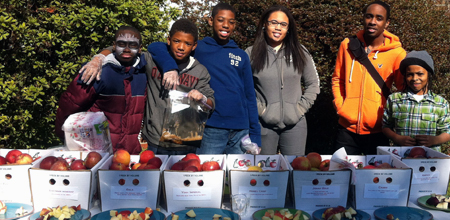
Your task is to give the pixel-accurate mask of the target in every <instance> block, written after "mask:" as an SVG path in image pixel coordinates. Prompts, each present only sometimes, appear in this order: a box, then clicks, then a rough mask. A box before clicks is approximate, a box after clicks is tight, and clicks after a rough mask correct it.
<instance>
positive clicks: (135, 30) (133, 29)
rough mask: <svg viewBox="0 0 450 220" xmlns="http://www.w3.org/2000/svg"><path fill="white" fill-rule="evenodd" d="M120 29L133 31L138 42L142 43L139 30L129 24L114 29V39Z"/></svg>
mask: <svg viewBox="0 0 450 220" xmlns="http://www.w3.org/2000/svg"><path fill="white" fill-rule="evenodd" d="M122 31H132V32H134V33H135V34H136V35H137V36H136V37H139V44H142V36H141V32H139V31H138V29H136V28H135V27H131V26H126V25H124V26H120V28H119V29H118V30H117V31H116V35H115V36H114V41H115V40H116V39H117V38H118V37H119V33H120V32H122Z"/></svg>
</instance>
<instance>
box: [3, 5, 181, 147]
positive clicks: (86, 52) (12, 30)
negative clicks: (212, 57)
mask: <svg viewBox="0 0 450 220" xmlns="http://www.w3.org/2000/svg"><path fill="white" fill-rule="evenodd" d="M178 15H179V11H178V10H176V9H174V8H170V7H168V6H167V5H166V4H165V2H164V1H163V0H135V1H126V0H94V1H84V0H63V1H57V0H36V1H26V0H4V1H1V2H0V88H1V89H0V100H1V101H0V112H1V115H0V147H2V146H3V147H7V148H45V147H49V146H54V145H58V144H61V143H60V140H58V139H57V138H56V137H55V135H54V130H55V127H54V118H55V113H56V109H57V107H58V106H57V105H58V99H59V97H60V95H61V93H62V92H64V91H65V89H66V87H67V86H68V84H69V83H70V82H71V81H72V79H73V78H74V77H75V75H76V74H77V72H78V70H79V68H80V64H82V63H83V62H86V61H87V60H88V59H89V57H91V56H92V55H94V54H96V53H97V52H98V50H99V49H100V48H104V47H106V46H109V45H111V43H112V41H113V36H114V32H115V30H117V28H118V27H120V26H121V25H125V24H127V25H131V26H134V27H136V28H138V29H139V30H140V31H141V33H142V36H143V42H145V43H148V42H153V41H160V40H163V39H164V35H165V30H167V28H168V24H169V22H170V21H171V20H173V19H174V18H175V17H177V16H178Z"/></svg>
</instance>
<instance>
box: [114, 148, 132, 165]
mask: <svg viewBox="0 0 450 220" xmlns="http://www.w3.org/2000/svg"><path fill="white" fill-rule="evenodd" d="M130 160H131V156H130V153H128V151H126V150H123V149H119V150H117V151H116V152H115V153H114V157H113V163H122V164H126V165H127V166H128V165H129V164H130Z"/></svg>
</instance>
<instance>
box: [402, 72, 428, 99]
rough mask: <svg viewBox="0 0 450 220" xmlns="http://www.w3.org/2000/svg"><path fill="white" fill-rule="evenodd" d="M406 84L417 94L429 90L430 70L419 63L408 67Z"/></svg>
mask: <svg viewBox="0 0 450 220" xmlns="http://www.w3.org/2000/svg"><path fill="white" fill-rule="evenodd" d="M405 78H406V84H407V85H408V87H409V88H410V89H411V90H412V91H413V92H414V93H415V94H417V95H423V94H426V93H427V92H428V71H427V70H426V69H425V68H423V67H421V66H418V65H410V66H408V67H406V73H405Z"/></svg>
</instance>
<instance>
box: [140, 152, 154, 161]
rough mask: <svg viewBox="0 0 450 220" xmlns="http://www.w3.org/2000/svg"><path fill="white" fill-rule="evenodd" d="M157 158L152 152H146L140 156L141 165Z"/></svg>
mask: <svg viewBox="0 0 450 220" xmlns="http://www.w3.org/2000/svg"><path fill="white" fill-rule="evenodd" d="M154 157H155V153H153V151H151V150H146V151H144V152H142V153H141V154H140V155H139V163H147V162H148V161H149V160H150V159H152V158H154Z"/></svg>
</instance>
